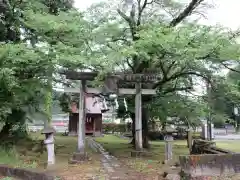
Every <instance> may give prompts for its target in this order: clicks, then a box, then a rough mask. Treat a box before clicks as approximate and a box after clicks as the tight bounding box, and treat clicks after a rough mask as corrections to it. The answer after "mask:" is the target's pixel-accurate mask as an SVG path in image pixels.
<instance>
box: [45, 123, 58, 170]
mask: <svg viewBox="0 0 240 180" xmlns="http://www.w3.org/2000/svg"><path fill="white" fill-rule="evenodd" d="M55 132H56V131H55V129H54V128H53V127H45V128H44V129H43V131H42V134H45V137H46V139H45V140H44V144H45V145H46V148H47V154H48V160H47V167H49V166H51V165H54V164H55V152H54V133H55Z"/></svg>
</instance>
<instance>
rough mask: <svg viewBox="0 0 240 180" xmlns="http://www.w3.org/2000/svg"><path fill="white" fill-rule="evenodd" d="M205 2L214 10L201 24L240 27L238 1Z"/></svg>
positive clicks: (79, 1)
mask: <svg viewBox="0 0 240 180" xmlns="http://www.w3.org/2000/svg"><path fill="white" fill-rule="evenodd" d="M101 1H104V0H85V1H83V0H75V6H76V7H77V8H79V9H81V10H85V9H86V8H88V7H89V6H91V4H93V3H98V2H101ZM188 1H190V0H188ZM205 1H206V2H208V3H211V4H214V8H211V9H209V10H207V12H205V13H206V17H207V19H202V20H201V22H202V23H204V24H209V25H214V24H220V25H223V26H226V27H228V28H231V29H237V28H239V27H240V20H239V17H240V9H239V7H240V0H205ZM230 2H231V3H230Z"/></svg>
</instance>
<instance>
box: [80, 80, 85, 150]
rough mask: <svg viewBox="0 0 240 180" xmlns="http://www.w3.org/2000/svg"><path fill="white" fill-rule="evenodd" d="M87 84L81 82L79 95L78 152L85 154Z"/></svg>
mask: <svg viewBox="0 0 240 180" xmlns="http://www.w3.org/2000/svg"><path fill="white" fill-rule="evenodd" d="M85 84H86V83H85V82H84V81H80V93H79V110H78V116H79V120H78V152H81V153H82V152H83V153H84V152H85V123H86V122H85V121H86V114H85V96H84V92H85V91H84V89H85Z"/></svg>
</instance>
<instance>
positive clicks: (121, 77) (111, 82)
mask: <svg viewBox="0 0 240 180" xmlns="http://www.w3.org/2000/svg"><path fill="white" fill-rule="evenodd" d="M64 74H65V75H66V79H71V80H80V89H78V88H69V87H65V88H64V92H66V93H79V127H78V128H79V130H78V152H79V153H85V152H84V149H85V118H86V117H85V116H86V115H85V111H84V109H85V108H84V107H85V98H84V93H89V94H96V95H99V94H104V93H105V95H107V94H108V95H110V94H116V95H134V94H135V131H136V132H135V144H136V150H137V151H141V150H142V148H143V143H142V110H141V109H142V95H155V94H156V90H155V89H142V88H141V84H142V83H144V82H145V83H146V82H147V83H149V82H154V81H156V80H158V79H159V78H160V77H158V76H157V75H155V74H124V73H116V74H110V75H109V76H107V77H106V78H105V84H104V88H103V89H102V88H88V87H87V86H86V81H93V80H94V79H95V77H97V75H98V73H97V72H74V71H65V72H64ZM119 81H125V82H134V83H135V88H134V89H125V88H118V83H119Z"/></svg>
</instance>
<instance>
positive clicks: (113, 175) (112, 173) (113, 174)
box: [87, 138, 161, 180]
mask: <svg viewBox="0 0 240 180" xmlns="http://www.w3.org/2000/svg"><path fill="white" fill-rule="evenodd" d="M87 141H88V145H89V146H90V147H91V148H92V149H93V150H94V151H96V152H99V153H100V154H101V156H102V157H101V162H102V166H103V169H104V170H105V172H106V174H107V175H106V179H108V180H136V179H141V180H143V179H144V180H152V179H156V177H155V178H153V177H147V176H145V175H144V174H142V173H138V172H136V171H134V170H133V169H130V168H129V167H125V166H124V165H123V164H121V163H120V162H119V161H118V159H117V158H116V157H114V156H111V155H110V154H109V153H108V152H106V151H105V150H104V148H103V147H102V146H101V145H100V144H99V143H97V142H96V141H95V140H94V139H92V138H88V139H87ZM158 179H159V178H158ZM159 180H161V179H159Z"/></svg>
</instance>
